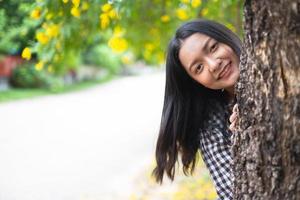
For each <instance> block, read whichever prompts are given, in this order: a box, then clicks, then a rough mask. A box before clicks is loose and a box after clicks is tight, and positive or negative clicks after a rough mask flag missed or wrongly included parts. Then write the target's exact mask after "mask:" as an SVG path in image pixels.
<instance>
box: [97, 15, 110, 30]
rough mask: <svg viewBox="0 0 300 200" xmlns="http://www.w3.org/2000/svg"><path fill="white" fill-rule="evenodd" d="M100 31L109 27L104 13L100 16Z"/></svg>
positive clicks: (107, 18)
mask: <svg viewBox="0 0 300 200" xmlns="http://www.w3.org/2000/svg"><path fill="white" fill-rule="evenodd" d="M99 18H100V24H101V25H100V26H101V29H105V28H106V27H107V26H108V25H109V17H108V15H107V14H106V13H103V14H101V15H100V17H99Z"/></svg>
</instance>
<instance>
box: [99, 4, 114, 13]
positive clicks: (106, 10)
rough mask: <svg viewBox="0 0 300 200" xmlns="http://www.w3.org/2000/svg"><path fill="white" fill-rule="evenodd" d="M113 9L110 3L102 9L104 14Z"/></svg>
mask: <svg viewBox="0 0 300 200" xmlns="http://www.w3.org/2000/svg"><path fill="white" fill-rule="evenodd" d="M111 8H112V7H111V5H110V4H109V3H106V4H104V5H103V6H101V9H102V11H103V12H108V11H109V10H110V9H111Z"/></svg>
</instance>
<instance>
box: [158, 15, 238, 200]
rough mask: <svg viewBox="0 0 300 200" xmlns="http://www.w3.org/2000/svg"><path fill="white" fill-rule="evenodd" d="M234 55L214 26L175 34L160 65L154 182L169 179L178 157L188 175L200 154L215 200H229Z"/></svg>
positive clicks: (222, 30)
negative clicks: (161, 84)
mask: <svg viewBox="0 0 300 200" xmlns="http://www.w3.org/2000/svg"><path fill="white" fill-rule="evenodd" d="M240 53H241V41H240V39H239V38H238V37H237V36H236V35H235V34H234V33H233V32H231V31H230V30H229V29H228V28H226V27H225V26H223V25H221V24H219V23H217V22H214V21H209V20H195V21H191V22H187V23H185V24H183V25H182V26H181V27H180V28H179V29H178V30H177V31H176V34H175V37H174V38H173V39H172V40H171V41H170V44H169V47H168V53H167V61H166V86H165V97H164V106H163V112H162V118H161V124H160V131H159V137H158V141H157V146H156V162H157V166H156V168H155V169H154V171H153V174H154V176H155V178H156V180H157V181H158V182H160V183H161V182H162V180H163V176H164V173H166V174H167V176H168V177H169V178H170V179H171V180H174V173H175V164H176V162H177V160H178V156H180V158H181V162H182V164H183V171H184V173H185V174H188V173H192V172H193V170H194V167H195V164H196V154H197V151H198V149H200V152H201V156H202V158H203V160H204V162H205V164H206V166H207V168H208V170H209V172H210V174H211V176H212V178H213V182H214V185H215V188H216V191H217V194H218V196H219V198H220V199H233V195H232V182H233V177H232V166H231V163H232V157H231V153H230V147H231V135H232V133H231V131H230V130H233V129H234V127H235V123H236V119H237V114H236V113H237V112H236V106H235V108H234V113H233V114H232V115H231V116H229V115H230V113H231V112H230V111H231V110H232V107H233V105H234V103H235V95H234V85H235V83H236V82H237V80H238V78H239V56H240ZM229 119H230V121H228V120H229ZM230 123H231V124H230ZM229 126H230V130H229Z"/></svg>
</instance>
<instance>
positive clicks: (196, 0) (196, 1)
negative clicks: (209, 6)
mask: <svg viewBox="0 0 300 200" xmlns="http://www.w3.org/2000/svg"><path fill="white" fill-rule="evenodd" d="M201 3H202V2H201V0H192V2H191V5H192V7H193V8H197V7H199V6H200V5H201Z"/></svg>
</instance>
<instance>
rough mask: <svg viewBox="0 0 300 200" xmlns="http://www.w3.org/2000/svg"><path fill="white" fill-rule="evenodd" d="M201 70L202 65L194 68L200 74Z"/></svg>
mask: <svg viewBox="0 0 300 200" xmlns="http://www.w3.org/2000/svg"><path fill="white" fill-rule="evenodd" d="M202 68H203V65H202V64H199V65H197V67H196V72H201V71H202Z"/></svg>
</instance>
